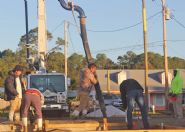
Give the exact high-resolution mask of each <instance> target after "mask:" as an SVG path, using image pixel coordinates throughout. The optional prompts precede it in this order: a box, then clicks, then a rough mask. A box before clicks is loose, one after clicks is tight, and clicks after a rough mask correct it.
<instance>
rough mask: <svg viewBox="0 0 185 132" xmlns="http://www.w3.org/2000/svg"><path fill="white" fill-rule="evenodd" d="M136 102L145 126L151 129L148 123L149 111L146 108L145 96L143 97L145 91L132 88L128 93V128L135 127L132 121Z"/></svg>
mask: <svg viewBox="0 0 185 132" xmlns="http://www.w3.org/2000/svg"><path fill="white" fill-rule="evenodd" d="M135 102H136V103H137V104H138V106H139V108H140V111H141V116H142V120H143V126H144V128H145V129H149V123H148V113H147V110H146V106H145V103H144V97H143V91H142V90H138V89H136V90H131V91H128V93H127V104H128V110H127V121H128V129H132V128H133V122H132V111H133V109H134V104H135Z"/></svg>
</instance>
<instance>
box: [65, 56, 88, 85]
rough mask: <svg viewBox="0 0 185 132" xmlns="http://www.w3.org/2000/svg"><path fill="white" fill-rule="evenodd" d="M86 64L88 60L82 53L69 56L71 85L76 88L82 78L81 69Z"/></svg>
mask: <svg viewBox="0 0 185 132" xmlns="http://www.w3.org/2000/svg"><path fill="white" fill-rule="evenodd" d="M85 65H86V60H85V58H84V57H83V56H82V55H79V54H77V53H74V54H72V55H71V56H70V57H69V58H68V76H69V77H70V78H71V87H72V88H76V87H77V86H78V82H79V79H80V70H81V69H82V68H84V67H85Z"/></svg>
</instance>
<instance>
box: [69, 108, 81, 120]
mask: <svg viewBox="0 0 185 132" xmlns="http://www.w3.org/2000/svg"><path fill="white" fill-rule="evenodd" d="M79 114H80V112H79V111H78V110H74V111H73V113H72V114H71V116H70V117H71V118H73V119H76V118H78V117H79Z"/></svg>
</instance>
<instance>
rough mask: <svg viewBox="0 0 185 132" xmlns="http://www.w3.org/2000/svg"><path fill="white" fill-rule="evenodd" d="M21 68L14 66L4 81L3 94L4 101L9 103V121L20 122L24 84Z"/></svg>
mask: <svg viewBox="0 0 185 132" xmlns="http://www.w3.org/2000/svg"><path fill="white" fill-rule="evenodd" d="M22 71H23V68H22V66H20V65H16V66H15V68H14V69H13V71H12V72H9V76H8V77H7V78H6V80H5V83H4V84H5V94H6V100H7V101H10V111H9V120H10V121H14V119H15V121H19V120H20V107H21V101H22V93H23V91H24V90H25V86H24V83H23V81H22V79H21V74H22Z"/></svg>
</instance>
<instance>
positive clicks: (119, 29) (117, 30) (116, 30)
mask: <svg viewBox="0 0 185 132" xmlns="http://www.w3.org/2000/svg"><path fill="white" fill-rule="evenodd" d="M160 13H161V11H159V12H157V13H155V14H154V15H152V16H150V17H148V18H147V21H148V20H151V19H152V18H154V17H155V16H157V15H159V14H160ZM142 23H143V22H142V21H140V22H138V23H136V24H133V25H131V26H128V27H123V28H118V29H112V30H99V31H98V30H91V29H87V31H90V32H119V31H123V30H127V29H130V28H133V27H136V26H138V25H140V24H142Z"/></svg>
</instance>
